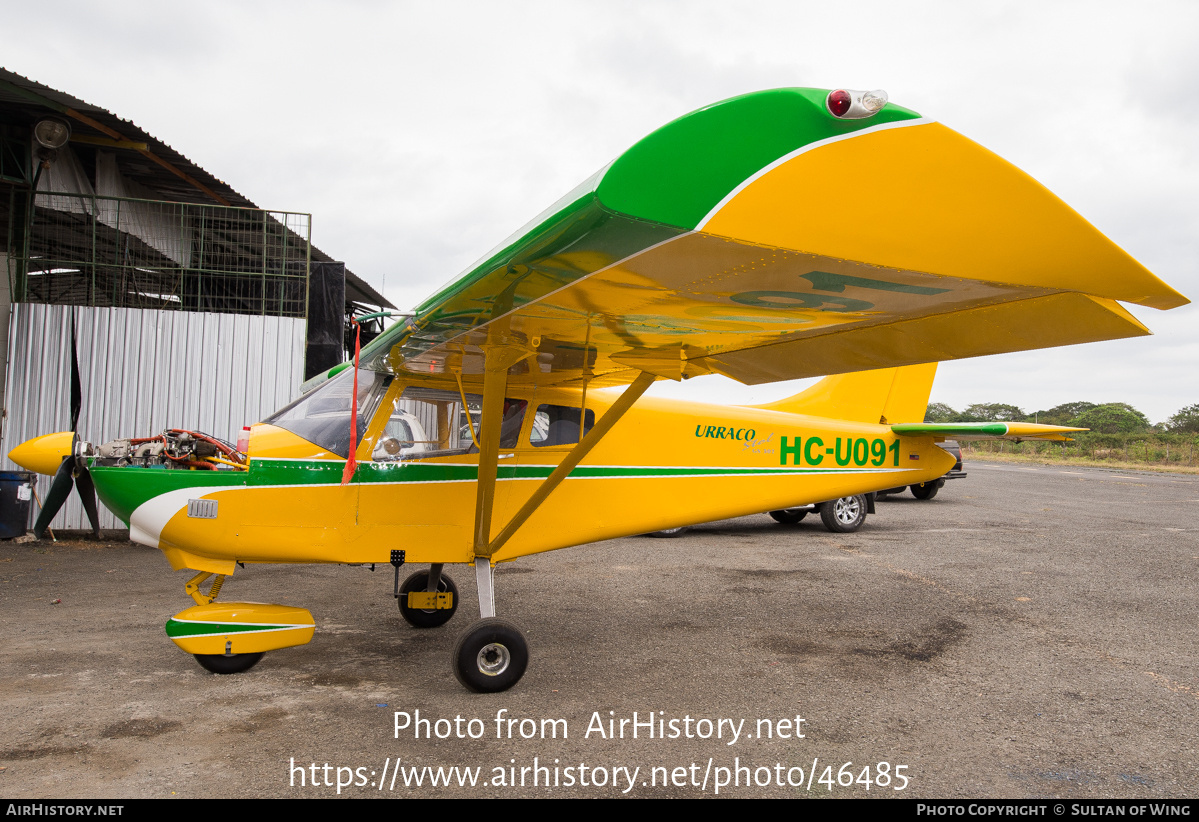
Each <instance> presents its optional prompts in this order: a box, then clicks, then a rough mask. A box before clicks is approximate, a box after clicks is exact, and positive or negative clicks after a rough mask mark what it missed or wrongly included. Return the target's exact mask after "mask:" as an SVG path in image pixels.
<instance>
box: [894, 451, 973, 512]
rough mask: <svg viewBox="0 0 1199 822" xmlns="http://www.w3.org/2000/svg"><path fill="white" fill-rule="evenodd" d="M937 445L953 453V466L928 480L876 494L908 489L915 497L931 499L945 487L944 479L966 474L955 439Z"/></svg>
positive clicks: (959, 477)
mask: <svg viewBox="0 0 1199 822" xmlns="http://www.w3.org/2000/svg"><path fill="white" fill-rule="evenodd" d="M938 445H939V446H940V447H941V448H944V449H945V450H946V451H948V452H949V453H950V454H953V456H954V457H955V458H956V459H957V462H955V463H954V465H953V468H951V469H950V470H949V471H947V472H946V473H945V475H944V476H942V477H940V478H939V479H935V480H930V481H928V482H921V483H917V484H916V485H908V486H904V485H901V486H899V487H898V488H888V489H886V490H885V491H879V492H878V495H879V496H880V497H882V496H885V495H887V494H902V493H903V492H904V490H905V489H910V490H911V492H912V496H913V497H915V498H916V499H932V498H933V497H935V496H936V495H937V492H938V491H940V490H941V489H942V488H943V487H945V482H946V480H951V479H961V478H962V477H964V476H966V472H965V471H963V470H962V447H961V446H960V445H958V442H957V440H945V442H942V443H938Z"/></svg>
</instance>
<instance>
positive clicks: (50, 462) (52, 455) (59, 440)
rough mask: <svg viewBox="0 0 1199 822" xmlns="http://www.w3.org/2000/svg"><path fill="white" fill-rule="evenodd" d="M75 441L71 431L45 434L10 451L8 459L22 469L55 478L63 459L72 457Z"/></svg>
mask: <svg viewBox="0 0 1199 822" xmlns="http://www.w3.org/2000/svg"><path fill="white" fill-rule="evenodd" d="M74 439H75V434H74V433H73V432H71V431H60V432H58V433H57V434H43V435H42V436H40V437H34V438H33V439H31V440H26V441H25V442H23V443H21V444H20V445H18V446H17V447H16V448H14V449H13V450H11V451H9V452H8V458H9V459H10V460H12V461H13V462H15V463H16V464H17V465H19V466H21V467H22V468H26V469H28V470H30V471H36V472H38V473H39V474H48V475H50V476H54V474H55V473H56V472H57V471H58V467H59V466H60V465H62V461H63V459H64V458H65V457H69V456H71V450H72V448H73V443H74Z"/></svg>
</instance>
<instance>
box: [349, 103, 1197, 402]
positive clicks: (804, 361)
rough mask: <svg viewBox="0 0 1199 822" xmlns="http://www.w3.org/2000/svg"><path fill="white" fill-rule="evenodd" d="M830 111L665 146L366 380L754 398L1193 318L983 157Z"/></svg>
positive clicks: (683, 133)
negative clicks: (646, 388)
mask: <svg viewBox="0 0 1199 822" xmlns="http://www.w3.org/2000/svg"><path fill="white" fill-rule="evenodd" d="M823 94H824V92H815V91H813V90H806V89H786V90H780V91H775V92H764V93H761V94H760V95H747V96H745V97H742V98H735V99H733V100H730V101H726V102H725V103H721V104H717V105H715V106H710V107H708V108H707V109H703V110H701V111H699V112H696V113H694V114H691V115H688V116H687V117H684V118H681V119H680V120H678V121H675V122H674V123H671V124H669V125H667V126H665V127H664V128H663V129H661V130H659V132H656V133H655V134H653V135H650V137H647V138H646V139H645V140H643V141H642V142H641V143H639V144H638V145H637V146H635V147H634V148H633V149H630V151H629V152H627V153H626V154H625V155H622V156H621V157H620V158H618V159H617V160H616V161H615V162H614V163H613V164H612V165H610V166H609V167H607V168H606V169H605V170H604V171H602V172H601V173H600V174H598V175H596V177H594V178H592V180H590V181H588V183H587V184H585V185H584V186H583V187H581V190H576V192H574V193H573V194H572V196H571V197H569V198H568V200H567V201H564V202H563V203H560V204H559V205H558V206H557V207H556V208H555V209H552V210H551V212H550V213H549V216H548V217H546V218H545V219H544V220H542V221H541V222H540V223H538V224H537V225H536V226H534V227H533V228H532V229H530V230H529V231H527V232H525V233H524V234H522V235H520V236H518V237H516V238H515V239H514V240H512V241H510V242H509V243H507V244H506V245H505V246H503V247H502V248H501V249H500V250H499V251H497V252H496V253H494V254H493V255H492V256H491V257H489V258H488V259H487V260H485V261H484V262H483V263H481V264H480V265H479V266H476V267H475V268H474V269H472V270H471V271H469V272H467V274H466V275H464V276H463V277H462V278H460V279H459V280H458V281H456V282H455V283H452V284H451V285H450V286H448V287H447V288H446V289H443V290H442V291H441V292H439V294H438V295H436V296H435V297H434V298H433V299H432V300H431V301H429V302H427V303H426V304H425V305H423V306H421V307H420V308H419V309H418V313H417V316H416V317H415V318H414V319H413V320H411V321H409V322H407V323H406V324H404V325H403V326H395V327H393V328H392V329H389V330H388V332H386V333H385V334H384V335H383V336H382V337H380V338H379V339H378V340H376V341H375V343H373V344H372V345H371V346H370V347H369V348H368V349H367V350H366V351H364V358H363V361H364V364H366V365H367V367H374V368H377V369H381V370H391V371H394V372H396V373H409V374H413V375H428V376H431V377H434V378H436V376H437V375H440V374H457V375H461V376H462V377H463V378H464V379H466V380H468V381H470V380H472V379H475V378H478V377H479V376H480V375H481V374H482V372H483V365H484V353H485V352H486V351H487V350H489V348H493V347H496V346H501V347H504V348H508V349H510V350H511V351H512V352H514V353H513V355H512V359H513V360H514V361H515V364H514V365H512V367H511V369H510V371H509V380H510V381H517V382H528V383H534V384H550V385H569V384H578V383H579V382H581V381H587V382H588V383H589V384H592V385H597V386H598V385H614V384H621V383H626V382H629V381H631V380H632V379H633V378H634V377H635V376H636V375H637V374H638V373H639V372H642V371H646V372H650V373H652V374H655V375H658V376H662V377H670V378H674V379H679V378H685V377H690V376H697V375H701V374H711V373H717V374H724V375H726V376H729V377H732V378H733V379H736V380H739V381H741V382H744V383H762V382H771V381H775V380H784V379H795V378H799V377H809V376H819V375H824V374H833V373H842V372H848V371H858V370H863V369H871V368H882V367H888V366H896V365H907V364H913V363H922V362H933V361H942V360H950V359H957V358H961V357H974V356H982V355H987V354H998V353H1004V352H1009V351H1022V350H1029V349H1037V348H1045V347H1050V346H1058V345H1069V344H1074V343H1082V342H1093V341H1097V340H1107V339H1116V338H1120V337H1130V336H1139V335H1144V334H1148V333H1149V331H1148V329H1147V328H1146V327H1145V326H1144V325H1142V324H1141V323H1140V322H1138V321H1137V320H1136V319H1135V318H1134V317H1133V316H1132V315H1131V314H1129V313H1128V311H1126V310H1125V309H1124V308H1123V307H1122V306H1121V305H1120V304H1119V301H1124V302H1135V303H1140V304H1143V305H1149V306H1154V307H1157V308H1169V307H1173V306H1176V305H1182V304H1184V303H1186V302H1187V301H1186V299H1185V298H1184V297H1182V295H1180V294H1178V293H1177V292H1175V291H1174V290H1173V289H1171V288H1170V287H1169V286H1168V285H1166V284H1165V283H1163V282H1161V281H1160V280H1159V279H1157V278H1156V277H1155V276H1154V275H1153V274H1151V273H1150V272H1148V271H1147V270H1146V269H1144V268H1143V267H1142V266H1141V265H1140V264H1139V263H1137V262H1136V261H1135V260H1133V259H1132V258H1131V257H1130V256H1128V255H1127V254H1126V253H1125V252H1124V251H1122V250H1121V249H1120V248H1118V247H1117V246H1116V245H1115V244H1113V243H1112V242H1111V241H1110V240H1108V239H1107V238H1106V237H1104V236H1103V235H1102V234H1101V233H1100V232H1099V231H1097V230H1096V229H1095V228H1094V227H1092V226H1091V225H1090V224H1089V223H1087V222H1086V221H1085V220H1084V219H1082V218H1081V217H1080V216H1079V215H1078V214H1077V213H1075V212H1074V211H1073V210H1071V209H1070V208H1069V207H1068V206H1066V205H1065V204H1064V203H1062V202H1061V201H1060V200H1058V199H1057V198H1056V197H1055V196H1053V195H1052V194H1051V193H1050V192H1048V191H1047V190H1046V189H1044V188H1043V187H1042V186H1040V185H1039V184H1038V183H1036V182H1035V181H1034V180H1032V179H1031V178H1029V177H1028V176H1027V175H1025V174H1023V173H1022V172H1020V171H1019V170H1018V169H1016V168H1014V167H1013V166H1011V165H1009V164H1008V163H1006V162H1004V161H1003V160H1001V159H1000V158H998V157H996V156H995V155H993V154H991V153H990V152H988V151H987V150H986V149H983V148H982V147H980V146H978V145H976V144H975V143H972V142H970V141H969V140H967V139H965V138H963V137H961V136H960V135H958V134H956V133H955V132H953V131H951V130H950V129H948V128H945V127H944V126H941V125H939V124H937V123H934V122H930V121H927V120H924V119H922V118H920V117H919V116H918V115H916V114H915V113H914V112H908V111H906V110H904V109H900V108H898V107H893V106H890V105H888V108H887V109H884V112H881V113H880V114H883V115H886V116H884V117H881V118H880V120H879V121H877V122H874V123H871V122H870V121H857V123H856V124H851V125H847V124H845V123H844V122H842V121H837V120H835V118H832V116H831V115H829V114H828V113H827V111H826V110H824V109H823V107H822V105H819V104H818V103H819V102H822V100H823ZM780 123H782V125H780ZM730 130H732V131H737V132H738V133H740V134H741V135H742V138H743V139H742V140H741V142H737V141H736V140H732V138H730V137H729V132H730ZM763 135H765V136H763ZM730 140H731V142H730ZM722 141H723V142H722ZM755 141H756V142H755ZM730 152H740V153H739V154H738V155H737V156H736V157H733V158H732V159H730ZM672 197H673V199H672Z"/></svg>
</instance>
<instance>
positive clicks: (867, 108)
mask: <svg viewBox="0 0 1199 822" xmlns="http://www.w3.org/2000/svg"><path fill="white" fill-rule="evenodd" d="M886 104H887V92H885V91H883V90H882V89H875V90H874V91H853V90H852V89H844V88H839V89H835V90H833V91H830V92H829V93H828V99H827V100H825V105H826V106H827V107H828V110H829V113H830V114H832V115H833V116H834V117H836V118H837V119H839V120H861V119H864V118H866V117H871V116H873V115H875V114H877V113H878V112H879V111H881V110H882V107H883V106H885V105H886Z"/></svg>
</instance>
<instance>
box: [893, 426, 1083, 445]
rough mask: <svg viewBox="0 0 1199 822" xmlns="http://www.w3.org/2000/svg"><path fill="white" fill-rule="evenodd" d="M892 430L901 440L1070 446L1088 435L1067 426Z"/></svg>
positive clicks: (916, 427)
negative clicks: (1079, 434) (1073, 437)
mask: <svg viewBox="0 0 1199 822" xmlns="http://www.w3.org/2000/svg"><path fill="white" fill-rule="evenodd" d="M891 430H892V431H894V432H895V433H896V434H898V435H900V436H901V437H930V436H931V437H940V438H943V439H955V440H1016V441H1019V440H1056V441H1058V442H1071V441H1072V440H1071V438H1070V437H1069V436H1067V435H1068V434H1074V433H1077V432H1079V431H1089V430H1090V429H1088V428H1067V427H1066V426H1064V425H1041V424H1039V423H1034V422H940V423H929V422H925V423H920V422H913V423H899V424H897V425H892V426H891Z"/></svg>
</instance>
